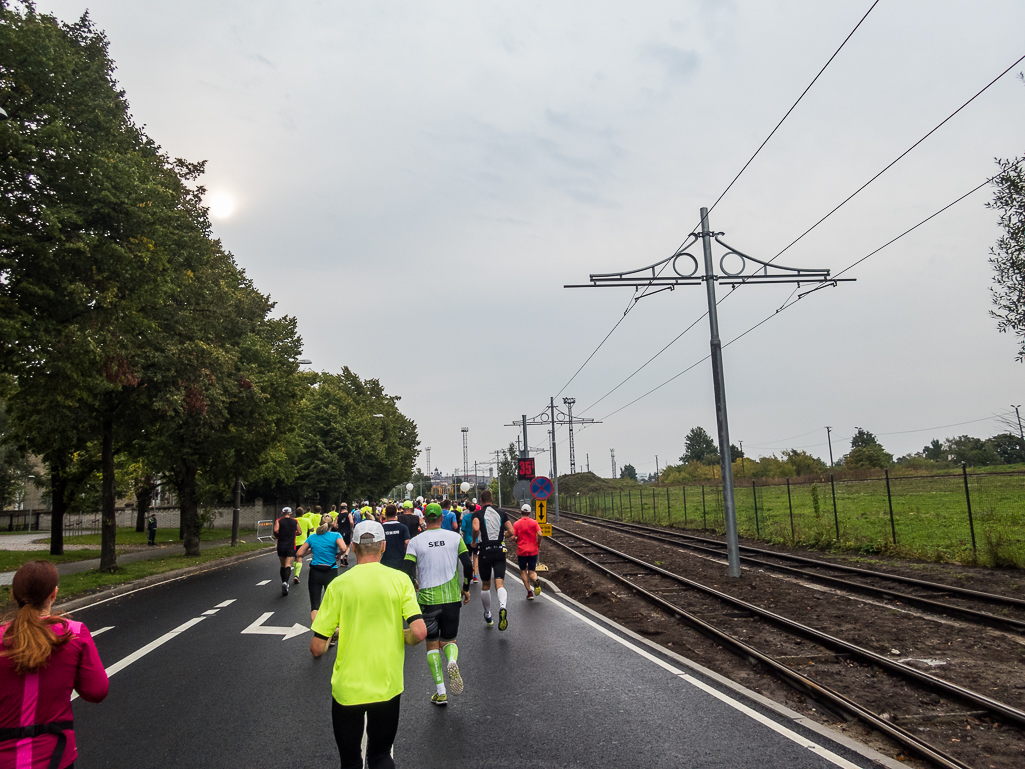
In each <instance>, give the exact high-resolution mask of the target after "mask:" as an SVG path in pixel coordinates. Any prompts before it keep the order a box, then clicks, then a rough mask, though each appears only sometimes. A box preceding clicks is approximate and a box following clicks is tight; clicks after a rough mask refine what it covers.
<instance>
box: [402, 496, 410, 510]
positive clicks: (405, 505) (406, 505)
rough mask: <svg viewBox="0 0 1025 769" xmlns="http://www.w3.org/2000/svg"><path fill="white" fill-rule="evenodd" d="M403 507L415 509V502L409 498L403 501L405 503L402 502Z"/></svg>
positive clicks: (404, 508)
mask: <svg viewBox="0 0 1025 769" xmlns="http://www.w3.org/2000/svg"><path fill="white" fill-rule="evenodd" d="M402 509H403V510H412V509H413V503H412V501H410V500H408V499H407V500H406V501H405V502H403V503H402Z"/></svg>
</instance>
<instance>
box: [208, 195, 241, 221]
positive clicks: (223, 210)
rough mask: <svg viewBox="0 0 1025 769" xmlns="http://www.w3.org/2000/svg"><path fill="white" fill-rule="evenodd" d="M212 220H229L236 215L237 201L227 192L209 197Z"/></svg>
mask: <svg viewBox="0 0 1025 769" xmlns="http://www.w3.org/2000/svg"><path fill="white" fill-rule="evenodd" d="M206 204H207V206H209V207H210V217H211V218H212V219H227V218H229V217H230V216H231V215H232V214H233V213H235V200H234V199H233V198H232V197H231V195H229V194H227V193H226V192H214V193H211V194H210V195H208V196H207V198H206Z"/></svg>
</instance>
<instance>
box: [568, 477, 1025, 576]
mask: <svg viewBox="0 0 1025 769" xmlns="http://www.w3.org/2000/svg"><path fill="white" fill-rule="evenodd" d="M563 499H564V501H566V502H568V505H567V507H568V509H569V510H570V511H571V512H580V513H589V514H592V515H598V516H601V517H605V518H613V519H616V520H624V521H635V522H645V523H656V524H661V525H671V526H677V527H681V528H688V529H704V530H711V531H715V532H718V533H720V534H721V533H723V532H725V529H726V523H725V514H724V508H723V494H722V486H721V485H717V484H698V485H688V486H638V487H637V488H627V489H615V490H611V491H604V492H596V493H592V494H578V495H565V496H564V497H563ZM734 500H735V503H736V511H737V528H738V531H739V533H740V535H741V536H743V537H750V538H757V539H764V540H767V541H772V542H778V543H784V544H792V545H799V546H805V547H840V548H842V549H847V550H857V551H861V552H882V551H887V552H896V553H902V554H907V555H914V556H918V557H927V558H939V559H944V560H959V561H963V562H976V563H982V564H988V565H994V566H1010V565H1017V566H1025V473H1022V472H992V473H969V472H967V470H963V471H962V472H961V473H959V474H956V475H932V476H891V475H890V474H889V471H884V473H883V475H882V477H877V478H866V479H857V480H852V479H837V478H835V477H834V476H833V475H832V474H830V475H825V476H822V477H820V478H818V479H816V480H814V481H808V480H806V479H802V481H801V482H800V483H796V482H791V481H790V480H789V479H754V480H752V479H742V480H738V481H736V482H735V483H734Z"/></svg>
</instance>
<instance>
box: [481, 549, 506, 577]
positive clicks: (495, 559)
mask: <svg viewBox="0 0 1025 769" xmlns="http://www.w3.org/2000/svg"><path fill="white" fill-rule="evenodd" d="M477 568H478V569H479V570H480V578H481V581H483V582H490V581H491V572H494V573H495V579H505V553H503V552H502V551H501V550H498V551H496V552H491V553H488V552H481V554H480V556H478V559H477Z"/></svg>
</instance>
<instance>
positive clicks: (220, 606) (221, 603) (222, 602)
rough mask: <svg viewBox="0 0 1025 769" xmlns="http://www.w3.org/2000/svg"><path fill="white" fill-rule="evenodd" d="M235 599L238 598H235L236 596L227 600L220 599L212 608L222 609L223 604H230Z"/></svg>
mask: <svg viewBox="0 0 1025 769" xmlns="http://www.w3.org/2000/svg"><path fill="white" fill-rule="evenodd" d="M236 600H238V599H236V598H229V599H228V600H227V601H221V602H220V603H219V604H217V605H216V606H215V607H214V608H215V609H223V608H224V607H225V606H231V605H232V604H233V603H235V601H236Z"/></svg>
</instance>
